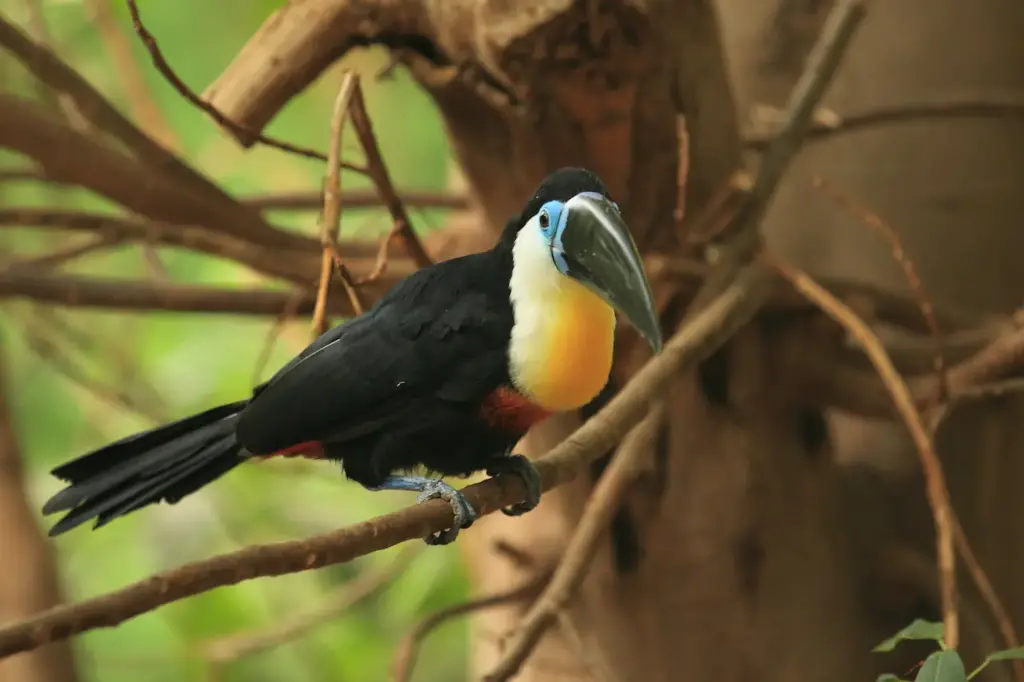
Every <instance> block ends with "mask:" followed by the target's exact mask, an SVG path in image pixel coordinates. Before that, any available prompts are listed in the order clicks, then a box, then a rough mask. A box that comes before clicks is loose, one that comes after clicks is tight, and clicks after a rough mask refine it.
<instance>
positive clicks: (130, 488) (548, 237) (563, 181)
mask: <svg viewBox="0 0 1024 682" xmlns="http://www.w3.org/2000/svg"><path fill="white" fill-rule="evenodd" d="M616 311H618V313H620V314H621V315H622V316H623V317H624V318H625V319H626V321H627V322H628V323H629V324H630V325H631V326H632V327H634V328H635V329H636V330H637V332H639V334H640V335H641V337H642V338H643V339H644V340H645V341H646V342H647V343H648V344H649V345H650V346H651V347H652V349H653V350H654V351H655V352H658V351H659V350H660V349H661V345H662V337H661V329H660V326H659V323H658V318H657V314H656V312H655V307H654V302H653V296H652V294H651V286H650V282H649V281H648V279H647V276H646V274H645V273H644V268H643V262H642V260H641V258H640V255H639V253H638V252H637V248H636V244H635V243H634V242H633V239H632V237H631V236H630V233H629V230H628V228H627V226H626V224H625V222H624V220H623V218H622V215H621V214H620V211H619V207H618V205H617V204H616V203H615V202H614V201H613V200H612V199H611V198H610V197H609V194H608V190H607V189H606V188H605V186H604V184H603V183H602V181H601V179H600V178H599V177H598V176H597V175H596V174H595V173H593V172H591V171H589V170H586V169H583V168H562V169H559V170H557V171H555V172H553V173H552V174H551V175H549V176H548V177H547V178H545V179H544V180H543V181H542V182H541V184H540V186H539V187H538V188H537V190H536V192H535V193H534V194H533V196H532V197H531V198H530V199H529V201H528V202H527V203H526V206H525V208H524V209H523V212H522V213H521V214H520V215H519V216H517V217H514V218H512V219H511V220H509V221H508V223H507V224H506V227H505V229H504V230H503V232H502V234H501V236H500V238H499V239H498V241H497V243H496V244H495V245H494V247H493V248H491V249H489V250H487V251H483V252H480V253H475V254H471V255H466V256H461V257H458V258H453V259H450V260H446V261H442V262H440V263H436V264H434V265H431V266H429V267H426V268H423V269H420V270H418V271H416V272H415V273H413V274H411V275H409V276H408V277H406V278H404V279H403V280H402V281H400V282H399V283H398V284H396V285H395V286H394V287H392V288H391V289H390V290H389V291H388V292H387V294H385V295H384V296H383V297H382V298H381V299H380V300H379V301H378V302H377V303H376V304H375V305H374V306H373V307H372V308H370V309H369V310H367V311H366V312H365V313H363V314H362V315H359V316H356V317H353V318H350V319H348V320H347V321H345V322H343V323H341V324H339V325H337V326H335V327H333V328H331V329H329V330H328V331H327V332H325V333H324V334H322V335H321V336H320V337H319V338H317V339H316V340H314V341H313V342H312V343H311V344H310V345H309V346H308V347H307V348H305V349H304V350H303V351H302V352H301V353H299V355H298V356H296V357H295V358H294V359H292V360H291V361H290V362H288V363H287V364H286V365H284V367H282V368H281V369H280V370H279V371H278V372H277V373H276V374H275V375H274V376H273V377H272V378H271V379H270V380H269V381H267V382H265V383H263V384H261V385H259V386H257V387H256V388H255V389H253V391H252V394H251V397H249V398H248V399H246V400H240V401H238V402H233V403H229V404H226V405H220V406H218V407H214V408H212V409H208V410H206V411H204V412H201V413H199V414H195V415H193V416H190V417H186V418H184V419H181V420H179V421H175V422H172V423H170V424H165V425H162V426H158V427H156V428H154V429H151V430H148V431H143V432H141V433H138V434H135V435H132V436H128V437H127V438H124V439H122V440H118V441H116V442H114V443H111V444H109V445H107V446H105V447H101V448H99V449H98V450H95V451H93V452H90V453H88V454H86V455H83V456H81V457H78V458H77V459H73V460H71V461H69V462H67V463H65V464H62V465H61V466H59V467H57V468H56V469H54V470H53V472H52V473H53V474H54V475H55V476H56V477H58V478H60V479H62V480H63V481H65V482H67V483H68V484H69V485H68V486H67V487H66V488H64V489H63V490H61V491H60V492H58V493H57V494H55V495H54V496H53V497H52V498H51V499H50V500H49V501H48V502H46V504H45V505H44V506H43V510H42V511H43V513H44V514H52V513H55V512H62V511H66V512H67V513H66V514H65V515H64V516H63V517H62V518H61V519H60V520H59V521H58V522H57V523H56V524H55V525H54V526H53V528H52V529H51V530H50V535H51V536H56V535H59V534H60V533H63V532H65V531H67V530H70V529H72V528H74V527H76V526H78V525H79V524H82V523H84V522H86V521H89V520H91V519H96V521H95V524H94V528H99V527H100V526H103V525H105V524H107V523H109V522H110V521H111V520H113V519H115V518H118V517H121V516H124V515H125V514H128V513H130V512H133V511H135V510H137V509H139V508H141V507H143V506H146V505H149V504H152V503H156V502H159V501H161V500H165V501H167V502H168V503H171V504H173V503H175V502H177V501H179V500H180V499H182V498H183V497H185V496H186V495H189V494H190V493H193V492H195V491H196V490H198V489H199V488H201V487H203V486H205V485H206V484H208V483H211V482H212V481H214V480H215V479H217V478H219V477H220V476H222V475H223V474H225V473H227V472H228V471H229V470H231V469H233V468H234V467H235V466H237V465H239V464H241V463H243V462H245V461H246V460H249V459H253V458H262V457H268V456H274V455H286V456H304V457H312V458H325V459H328V460H332V461H335V462H340V463H341V468H342V469H343V471H344V473H345V475H346V476H347V477H348V478H349V479H351V480H354V481H356V482H357V483H359V484H361V485H362V486H363V487H364V488H367V489H369V490H409V491H415V492H418V493H420V494H419V496H418V498H417V502H422V501H425V500H428V499H432V498H442V499H445V500H447V501H448V502H449V504H450V505H451V507H452V510H453V512H454V524H453V525H452V527H451V528H449V529H446V530H444V531H442V532H440V533H437V534H432V535H430V536H428V537H427V538H425V541H426V542H427V543H428V544H432V545H443V544H448V543H450V542H452V541H453V540H455V538H456V536H457V535H458V533H459V529H460V528H466V527H468V526H469V525H470V524H471V523H472V522H473V521H474V520H475V518H476V516H477V514H476V511H475V510H474V509H473V506H472V505H471V504H470V503H469V501H468V500H467V499H466V498H465V497H464V496H463V495H462V494H461V493H460V492H459V491H458V490H456V489H455V488H453V487H452V486H451V485H450V484H448V483H446V482H445V481H444V480H442V478H441V477H443V476H463V477H465V476H469V475H472V474H474V473H476V472H479V471H486V472H487V473H488V475H490V476H497V475H499V474H502V473H507V474H512V475H516V476H519V477H520V478H521V479H522V480H523V482H524V484H525V487H526V490H527V495H526V499H525V500H524V501H523V502H521V503H519V504H516V505H513V506H511V507H509V508H506V509H503V510H502V511H504V512H505V513H506V514H508V515H510V516H517V515H520V514H523V513H525V512H527V511H529V510H531V509H533V508H534V507H535V506H536V505H537V504H538V502H539V501H540V493H541V488H540V477H539V475H538V473H537V470H536V468H535V467H534V466H533V465H532V464H531V463H530V461H529V460H528V459H527V458H525V457H523V456H522V455H518V454H513V453H512V450H513V448H514V447H515V445H516V443H517V442H518V441H519V440H520V439H521V438H522V437H523V436H524V435H525V434H526V432H527V431H528V430H529V429H530V428H531V427H532V426H533V425H535V424H536V423H538V422H539V421H541V420H543V419H545V418H547V417H549V416H550V415H552V414H554V413H557V412H564V411H570V410H575V409H578V408H580V407H582V406H583V405H585V404H587V403H588V402H589V401H591V400H592V399H594V398H595V397H596V396H597V395H598V394H599V393H600V391H601V390H602V389H603V388H604V386H605V385H606V384H607V383H608V379H609V375H610V373H611V366H612V351H613V345H614V343H613V342H614V332H615V324H616ZM417 471H420V472H421V473H428V474H431V476H424V475H419V474H416V473H415V472H417ZM435 475H436V476H435Z"/></svg>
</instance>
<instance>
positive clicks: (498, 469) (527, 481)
mask: <svg viewBox="0 0 1024 682" xmlns="http://www.w3.org/2000/svg"><path fill="white" fill-rule="evenodd" d="M500 474H511V475H513V476H518V477H519V479H520V480H521V481H522V482H523V485H524V486H526V499H525V500H524V501H523V502H519V503H517V504H514V505H512V506H511V507H505V508H504V509H502V510H501V512H502V513H503V514H505V515H506V516H521V515H523V514H525V513H526V512H528V511H530V510H532V509H533V508H534V507H536V506H537V505H538V504H540V472H538V471H537V467H535V466H533V462H531V461H530V460H529V459H527V458H526V457H523V456H522V455H515V454H513V455H508V456H507V457H501V458H499V459H496V460H494V462H493V463H492V464H491V466H489V467H488V468H487V475H488V476H498V475H500Z"/></svg>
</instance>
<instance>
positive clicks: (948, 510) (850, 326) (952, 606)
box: [774, 261, 959, 648]
mask: <svg viewBox="0 0 1024 682" xmlns="http://www.w3.org/2000/svg"><path fill="white" fill-rule="evenodd" d="M774 265H775V268H776V269H777V270H778V271H779V272H780V273H781V274H782V276H783V277H785V278H786V279H787V280H789V282H790V283H791V284H792V285H793V286H794V287H795V288H796V289H797V291H799V292H800V293H802V294H803V295H805V296H807V298H808V299H809V300H811V301H814V303H815V304H817V305H818V306H819V307H820V308H821V311H822V312H824V313H825V314H826V315H828V316H829V317H830V318H832V319H833V320H835V321H836V322H837V323H838V324H840V325H842V327H843V328H844V329H846V330H847V331H848V332H849V333H850V334H852V335H853V336H854V337H855V338H856V339H857V341H858V342H859V343H860V344H861V346H862V347H863V348H864V350H865V352H866V353H867V354H868V356H869V357H870V358H871V363H872V364H873V365H874V366H875V370H876V371H877V372H878V375H879V377H881V379H882V382H883V383H884V384H885V388H886V390H887V391H888V392H889V395H890V396H891V397H892V400H893V403H895V405H896V409H897V410H898V411H899V413H900V416H901V417H902V418H903V421H904V422H905V423H906V425H907V429H908V430H909V431H910V435H911V438H912V439H913V441H914V446H915V447H916V449H917V454H918V457H919V458H920V460H921V469H922V471H923V472H924V478H925V483H926V486H925V490H926V492H927V494H928V503H929V505H930V506H931V509H932V518H933V520H934V522H935V533H936V535H937V536H938V538H937V542H936V544H937V552H938V557H937V562H938V568H939V580H940V590H939V592H940V595H941V601H942V620H943V623H944V625H945V629H944V631H943V637H944V639H945V641H946V644H947V645H949V647H950V648H956V646H957V642H958V641H959V629H958V628H959V612H958V608H957V595H956V555H955V554H954V551H953V523H954V521H953V519H954V516H953V509H952V507H951V506H950V502H949V491H948V490H947V488H946V477H945V475H944V474H943V473H942V465H941V463H940V462H939V458H938V455H936V454H935V448H934V446H933V445H932V441H931V438H930V437H929V435H928V430H927V429H926V428H925V425H924V421H923V420H922V419H921V414H920V412H918V410H917V406H916V405H915V404H914V397H913V395H912V394H911V392H910V387H909V386H907V383H906V382H905V381H904V380H903V378H902V377H901V376H900V375H899V372H897V371H896V368H895V367H894V366H893V364H892V361H891V360H889V356H888V354H887V353H886V352H885V348H884V347H883V346H882V343H881V341H879V340H878V337H877V336H875V334H874V333H873V332H872V331H871V329H870V328H869V327H868V326H867V325H866V324H864V322H862V321H861V319H860V318H859V317H857V314H856V313H854V312H853V310H851V309H850V308H849V307H848V306H846V305H845V304H843V303H842V302H841V301H840V300H839V299H837V298H836V297H835V296H833V295H832V294H830V293H828V291H826V290H825V289H824V288H823V287H822V286H821V285H819V284H818V283H817V282H815V281H814V280H813V279H811V278H810V277H809V276H808V275H807V274H805V273H803V272H800V271H799V270H796V269H795V268H793V267H791V266H788V265H784V264H782V263H780V262H777V261H776V262H774Z"/></svg>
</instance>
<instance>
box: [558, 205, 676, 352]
mask: <svg viewBox="0 0 1024 682" xmlns="http://www.w3.org/2000/svg"><path fill="white" fill-rule="evenodd" d="M561 218H562V219H563V220H564V221H565V225H564V227H563V228H562V229H561V230H559V231H558V238H557V239H556V240H555V243H554V244H553V245H552V248H553V249H555V250H556V251H559V252H560V254H561V256H562V258H563V260H564V262H565V266H566V273H565V274H566V275H568V276H569V277H572V278H573V279H575V280H577V281H578V282H580V283H582V284H583V285H585V286H586V287H588V288H589V289H590V290H592V291H593V292H594V293H596V294H597V295H598V296H600V297H601V298H603V299H604V300H605V301H607V302H608V304H609V305H611V306H612V307H613V308H615V309H616V310H617V311H619V312H620V313H621V314H622V315H623V317H625V318H626V320H627V321H628V322H629V323H630V324H631V325H632V326H633V327H634V328H636V330H637V331H638V332H640V335H641V336H642V337H643V338H644V340H645V341H647V343H648V344H649V345H650V346H651V348H652V349H654V352H655V353H657V352H659V351H660V350H661V343H662V341H661V325H660V324H659V323H658V314H657V312H655V309H654V295H653V294H652V293H651V284H650V282H648V281H647V275H646V274H645V273H644V266H643V260H642V259H641V258H640V254H639V253H638V252H637V249H636V244H635V243H634V242H633V237H632V236H631V235H630V234H629V228H627V227H626V224H625V223H624V222H623V221H622V217H621V216H620V215H619V210H618V208H617V207H616V206H615V204H613V203H612V202H611V201H609V200H608V199H606V198H605V197H603V196H601V195H600V194H596V193H590V192H587V193H584V194H579V195H577V196H575V197H573V198H572V199H570V200H569V201H568V202H566V204H565V207H564V208H563V209H562V216H561Z"/></svg>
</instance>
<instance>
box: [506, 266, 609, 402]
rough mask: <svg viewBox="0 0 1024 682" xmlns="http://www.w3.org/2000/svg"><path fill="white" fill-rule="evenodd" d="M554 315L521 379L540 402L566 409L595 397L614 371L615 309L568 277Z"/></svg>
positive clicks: (536, 338) (534, 343)
mask: <svg viewBox="0 0 1024 682" xmlns="http://www.w3.org/2000/svg"><path fill="white" fill-rule="evenodd" d="M559 289H560V291H559V293H558V296H557V298H556V300H551V301H549V302H548V305H549V306H550V307H549V311H550V312H549V314H548V315H547V316H546V319H545V321H544V324H540V325H537V326H536V328H535V334H534V335H533V338H532V339H530V341H529V343H530V346H531V348H530V353H529V356H530V361H529V362H524V363H522V365H521V366H520V367H519V368H518V369H519V382H520V384H521V385H522V388H523V389H525V390H526V391H527V392H528V393H529V394H530V395H531V397H532V398H533V400H534V401H535V402H537V403H538V404H539V405H540V406H542V407H544V408H545V409H548V410H551V411H554V412H562V411H566V410H574V409H577V408H579V407H582V406H583V405H585V404H587V403H588V402H590V401H591V400H593V399H594V398H595V397H596V396H597V394H598V393H599V392H600V391H601V389H602V388H604V386H605V384H606V383H607V381H608V374H609V372H611V366H612V353H613V350H614V339H615V312H614V311H613V310H612V309H611V307H610V306H609V305H608V304H607V303H605V302H604V301H602V300H601V299H600V298H598V296H597V295H596V294H594V293H593V292H591V291H590V290H589V289H587V288H586V287H584V286H583V285H581V284H579V283H577V282H575V281H572V280H569V279H568V278H566V280H565V282H564V283H563V284H562V286H561V287H559Z"/></svg>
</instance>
